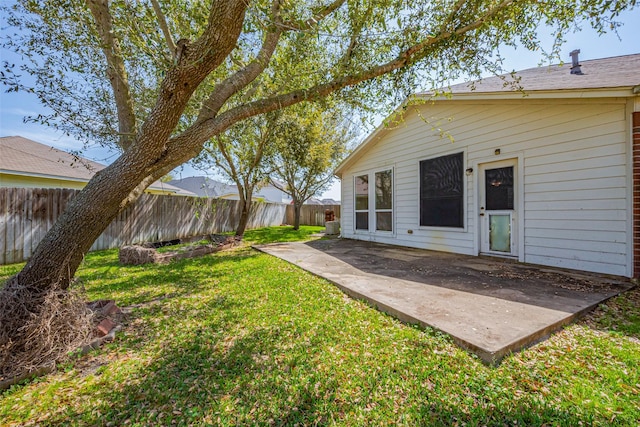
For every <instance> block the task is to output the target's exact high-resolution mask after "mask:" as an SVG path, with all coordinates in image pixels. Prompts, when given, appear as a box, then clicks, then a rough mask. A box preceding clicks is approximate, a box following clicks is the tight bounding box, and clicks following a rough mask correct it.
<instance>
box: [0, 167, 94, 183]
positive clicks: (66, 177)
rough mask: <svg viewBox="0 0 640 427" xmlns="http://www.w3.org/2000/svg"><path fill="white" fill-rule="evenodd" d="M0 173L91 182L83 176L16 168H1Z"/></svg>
mask: <svg viewBox="0 0 640 427" xmlns="http://www.w3.org/2000/svg"><path fill="white" fill-rule="evenodd" d="M0 173H3V174H6V175H15V176H29V177H32V178H46V179H57V180H60V181H73V182H89V180H88V179H83V178H72V177H70V176H64V175H49V174H44V173H35V172H24V171H15V170H7V169H0Z"/></svg>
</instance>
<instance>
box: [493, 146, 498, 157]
mask: <svg viewBox="0 0 640 427" xmlns="http://www.w3.org/2000/svg"><path fill="white" fill-rule="evenodd" d="M493 154H495V155H496V156H497V155H499V154H500V149H499V148H496V150H495V151H494V152H493Z"/></svg>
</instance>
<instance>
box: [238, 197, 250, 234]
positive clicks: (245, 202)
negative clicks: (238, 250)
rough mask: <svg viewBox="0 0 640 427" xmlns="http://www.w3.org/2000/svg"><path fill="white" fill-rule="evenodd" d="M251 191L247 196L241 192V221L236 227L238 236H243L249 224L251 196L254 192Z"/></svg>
mask: <svg viewBox="0 0 640 427" xmlns="http://www.w3.org/2000/svg"><path fill="white" fill-rule="evenodd" d="M251 193H252V192H250V193H249V194H248V196H247V197H245V196H243V195H242V193H241V194H240V221H238V227H236V237H240V238H242V236H244V232H245V230H246V229H247V225H248V224H249V216H250V214H251V198H252V197H253V194H251Z"/></svg>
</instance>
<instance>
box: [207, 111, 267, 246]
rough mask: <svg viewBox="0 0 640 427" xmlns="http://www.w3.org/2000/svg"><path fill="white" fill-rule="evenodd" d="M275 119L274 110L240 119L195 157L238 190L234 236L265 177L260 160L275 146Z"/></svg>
mask: <svg viewBox="0 0 640 427" xmlns="http://www.w3.org/2000/svg"><path fill="white" fill-rule="evenodd" d="M275 122H276V118H275V114H274V113H270V114H265V115H262V116H257V117H251V118H249V119H247V120H244V121H242V122H240V123H238V124H236V125H234V126H233V127H231V128H230V129H228V130H227V131H226V132H224V133H223V134H220V135H218V136H216V137H215V138H213V139H212V140H211V141H210V142H209V143H208V144H206V146H205V149H204V150H203V152H202V155H201V156H199V158H198V161H197V163H198V164H200V165H213V166H215V167H216V168H218V170H220V171H221V172H223V174H224V175H225V177H226V178H227V179H229V180H231V181H232V182H233V183H234V184H235V185H236V187H237V189H238V195H239V201H240V206H239V210H240V218H239V220H238V225H237V226H236V237H242V236H243V235H244V232H245V230H246V228H247V224H248V222H249V217H250V214H251V205H252V203H253V200H252V198H253V194H254V192H255V191H257V190H259V189H260V186H261V185H264V183H265V182H267V180H268V173H267V172H266V171H265V166H264V163H266V162H268V158H269V157H270V156H271V153H272V152H273V150H274V149H275V147H274V144H272V143H271V140H270V139H271V138H273V132H274V127H273V123H275Z"/></svg>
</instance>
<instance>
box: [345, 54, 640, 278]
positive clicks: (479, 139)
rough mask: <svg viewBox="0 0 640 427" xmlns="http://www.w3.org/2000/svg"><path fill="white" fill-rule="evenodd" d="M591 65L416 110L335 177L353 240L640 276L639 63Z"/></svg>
mask: <svg viewBox="0 0 640 427" xmlns="http://www.w3.org/2000/svg"><path fill="white" fill-rule="evenodd" d="M581 65H582V73H583V74H570V73H569V67H568V66H565V67H561V66H553V67H546V68H537V69H532V70H525V71H523V72H520V73H518V74H519V75H520V77H521V78H522V80H521V85H522V88H523V89H524V94H523V92H522V91H520V90H513V89H511V88H510V87H508V86H507V87H505V86H504V85H503V83H504V81H503V80H502V79H500V78H498V77H494V78H490V79H486V80H483V81H481V82H476V84H475V90H471V89H470V88H469V87H468V86H467V85H458V86H454V87H452V95H451V96H450V97H434V96H432V95H431V94H419V95H418V96H417V98H418V101H420V102H417V103H405V104H404V105H403V106H402V107H401V108H400V109H399V110H398V111H401V112H402V114H400V116H401V118H400V119H399V120H396V122H395V123H396V124H395V125H393V126H387V127H381V128H379V129H377V130H376V131H375V132H374V133H373V134H371V135H370V136H369V137H368V138H367V139H366V140H365V141H364V142H363V143H362V144H361V145H360V146H359V147H358V148H357V149H356V150H355V151H354V152H353V153H352V155H351V156H349V157H348V158H347V159H346V160H345V161H344V162H343V163H342V164H341V165H340V166H339V167H338V169H337V171H336V174H337V175H338V176H339V177H340V178H341V180H342V218H341V226H342V236H343V237H346V238H353V239H361V240H371V241H377V242H382V243H388V244H395V245H403V246H410V247H418V248H425V249H433V250H439V251H447V252H455V253H462V254H468V255H478V254H487V255H495V256H502V257H510V258H514V259H517V260H519V261H521V262H527V263H533V264H541V265H548V266H557V267H564V268H570V269H578V270H585V271H593V272H599V273H607V274H614V275H620V276H627V277H633V276H634V275H635V276H637V275H638V273H640V271H639V270H640V268H638V266H636V267H634V262H635V263H638V261H639V260H638V259H634V248H640V245H639V244H638V242H634V240H633V235H634V233H633V232H634V222H635V224H640V209H638V210H637V211H636V212H635V213H634V210H633V200H634V188H633V185H634V180H633V177H634V171H636V173H637V175H638V178H639V179H638V183H640V167H638V165H636V166H635V167H634V156H633V153H634V147H635V148H636V150H637V149H638V148H640V129H638V128H640V54H638V55H628V56H623V57H616V58H607V59H601V60H591V61H584V62H583V63H582V64H581ZM634 120H635V124H634ZM634 126H635V128H636V133H635V134H634V132H633V130H632V129H633V128H634ZM634 138H635V141H634ZM637 156H638V157H639V158H640V154H637ZM637 162H638V163H639V165H640V159H639V160H637ZM638 183H637V184H638ZM636 258H637V257H636Z"/></svg>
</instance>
